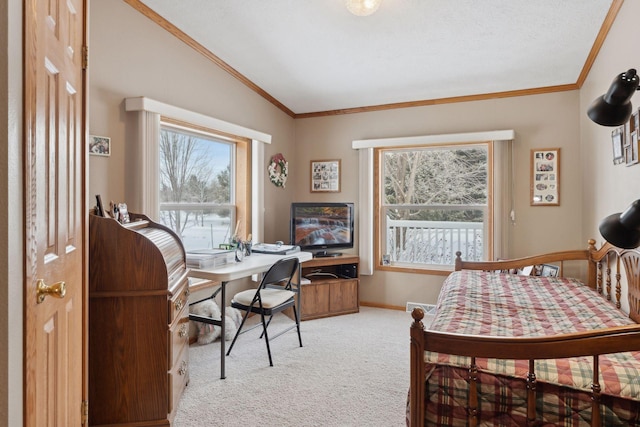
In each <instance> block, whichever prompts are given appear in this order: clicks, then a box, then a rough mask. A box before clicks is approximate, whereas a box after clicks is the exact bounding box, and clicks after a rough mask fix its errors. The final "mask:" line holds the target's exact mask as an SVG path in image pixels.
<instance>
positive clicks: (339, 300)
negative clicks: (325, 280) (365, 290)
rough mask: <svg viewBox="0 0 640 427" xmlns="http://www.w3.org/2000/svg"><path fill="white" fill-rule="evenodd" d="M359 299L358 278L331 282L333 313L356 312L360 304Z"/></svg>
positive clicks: (330, 292)
mask: <svg viewBox="0 0 640 427" xmlns="http://www.w3.org/2000/svg"><path fill="white" fill-rule="evenodd" d="M358 299H359V298H358V279H351V280H342V281H339V282H331V283H329V311H330V312H331V313H336V314H338V313H356V312H357V311H358V309H359V306H360V303H359V301H358Z"/></svg>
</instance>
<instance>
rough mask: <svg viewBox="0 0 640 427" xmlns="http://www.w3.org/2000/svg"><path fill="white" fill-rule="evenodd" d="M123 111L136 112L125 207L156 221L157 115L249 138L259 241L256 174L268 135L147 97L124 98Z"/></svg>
mask: <svg viewBox="0 0 640 427" xmlns="http://www.w3.org/2000/svg"><path fill="white" fill-rule="evenodd" d="M125 111H128V112H134V113H136V115H135V117H134V119H133V122H132V125H133V127H134V128H135V129H134V130H133V134H130V135H131V138H132V140H133V141H136V144H134V146H131V147H128V148H127V153H128V155H129V156H130V157H131V164H133V165H138V167H137V168H136V167H128V168H127V174H126V177H127V184H126V190H125V196H126V198H127V203H128V204H129V208H130V210H131V211H134V212H143V213H145V214H146V215H147V216H149V218H151V219H153V220H154V221H157V220H158V219H159V217H160V203H159V198H160V193H159V185H160V180H159V179H158V177H159V176H160V154H159V145H158V141H159V140H160V126H161V124H160V122H161V117H169V118H171V119H174V120H177V121H182V122H185V123H190V124H192V125H196V126H201V127H204V128H207V129H213V130H215V131H216V132H220V133H223V134H228V135H235V136H238V137H241V138H246V139H250V140H251V141H252V142H251V153H252V156H251V159H252V162H251V163H252V165H251V166H252V174H251V175H252V181H251V198H252V199H251V203H252V204H251V206H252V212H251V230H252V235H253V239H254V240H255V241H261V240H260V239H262V237H263V236H264V231H263V230H264V218H263V215H262V213H263V212H264V195H263V193H264V184H263V182H261V181H260V180H258V179H257V177H262V176H264V174H265V160H264V158H265V154H264V144H271V135H269V134H267V133H264V132H260V131H257V130H254V129H249V128H246V127H244V126H240V125H236V124H233V123H229V122H225V121H223V120H219V119H216V118H213V117H209V116H206V115H204V114H201V113H196V112H193V111H189V110H185V109H183V108H179V107H175V106H173V105H170V104H165V103H163V102H160V101H156V100H153V99H151V98H147V97H135V98H126V99H125Z"/></svg>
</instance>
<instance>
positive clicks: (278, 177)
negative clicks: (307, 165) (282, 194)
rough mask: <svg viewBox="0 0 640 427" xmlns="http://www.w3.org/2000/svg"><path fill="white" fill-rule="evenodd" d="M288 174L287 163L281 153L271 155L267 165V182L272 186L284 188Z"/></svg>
mask: <svg viewBox="0 0 640 427" xmlns="http://www.w3.org/2000/svg"><path fill="white" fill-rule="evenodd" d="M288 172H289V162H287V160H286V159H285V158H284V156H283V155H282V153H278V154H275V155H273V157H271V162H270V163H269V180H270V181H271V182H272V183H273V185H275V186H276V187H282V188H284V187H285V184H286V183H287V174H288Z"/></svg>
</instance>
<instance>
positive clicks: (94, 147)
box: [89, 135, 111, 156]
mask: <svg viewBox="0 0 640 427" xmlns="http://www.w3.org/2000/svg"><path fill="white" fill-rule="evenodd" d="M89 154H92V155H94V156H110V155H111V138H108V137H106V136H96V135H89Z"/></svg>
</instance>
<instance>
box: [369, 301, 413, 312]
mask: <svg viewBox="0 0 640 427" xmlns="http://www.w3.org/2000/svg"><path fill="white" fill-rule="evenodd" d="M360 307H373V308H384V309H387V310H398V311H405V310H406V309H405V307H401V306H399V305H391V304H380V303H377V302H367V301H360Z"/></svg>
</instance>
